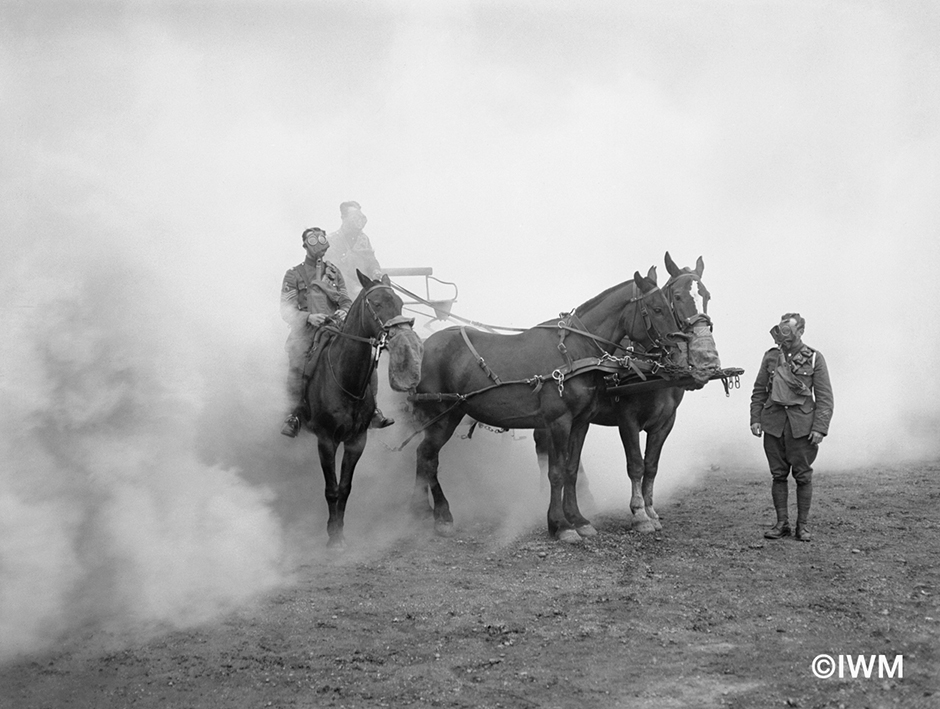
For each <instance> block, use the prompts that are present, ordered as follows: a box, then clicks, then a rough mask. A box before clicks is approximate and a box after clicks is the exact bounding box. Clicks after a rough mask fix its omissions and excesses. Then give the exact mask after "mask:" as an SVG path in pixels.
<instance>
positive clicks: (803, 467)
mask: <svg viewBox="0 0 940 709" xmlns="http://www.w3.org/2000/svg"><path fill="white" fill-rule="evenodd" d="M805 326H806V321H805V320H804V319H803V318H802V317H800V314H799V313H786V314H784V315H783V317H782V318H781V319H780V323H779V324H777V325H775V326H774V327H773V328H772V329H771V331H770V334H771V336H772V337H773V338H774V341H775V342H776V343H777V346H776V347H771V348H770V349H769V350H767V352H766V353H764V359H763V361H762V362H761V366H760V370H759V371H758V373H757V379H756V381H755V382H754V390H753V392H752V393H751V433H753V434H754V435H755V436H758V437H760V435H761V433H763V434H766V435H764V453H765V454H766V455H767V462H768V463H769V464H770V474H771V476H772V477H773V482H772V484H771V489H770V491H771V496H772V497H773V503H774V508H775V509H776V511H777V523H776V524H775V525H774V526H773V527H772V528H771V529H769V530H767V531H766V532H765V533H764V536H765V537H767V538H768V539H779V538H780V537H785V536H787V535H789V534H790V524H789V521H788V517H787V492H788V483H787V477H788V476H789V475H790V473H791V472H792V473H793V478H794V479H795V480H796V506H797V507H796V509H797V516H796V532H795V534H794V536H795V537H796V539H798V540H799V541H803V542H808V541H809V540H810V535H809V531H808V530H807V528H806V523H807V520H808V519H809V508H810V504H811V503H812V499H813V467H812V466H813V461H814V460H815V459H816V454H817V453H818V452H819V444H820V442H822V440H823V438H824V437H825V436H826V434H827V433H828V432H829V421H830V419H831V418H832V408H833V399H832V386H831V384H830V382H829V369H828V368H827V367H826V360H825V359H824V358H823V356H822V353H821V352H818V351H817V350H814V349H813V348H812V347H809V346H807V345H804V344H803V340H802V336H803V330H804V328H805Z"/></svg>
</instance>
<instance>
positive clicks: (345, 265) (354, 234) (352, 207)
mask: <svg viewBox="0 0 940 709" xmlns="http://www.w3.org/2000/svg"><path fill="white" fill-rule="evenodd" d="M339 214H340V217H341V218H342V220H343V223H342V224H341V225H340V227H339V229H337V230H336V231H334V232H333V233H332V234H330V235H329V237H327V238H328V239H329V242H330V247H331V248H332V249H333V251H332V254H333V260H334V261H335V263H336V265H337V266H338V267H339V269H340V271H341V272H342V274H343V277H344V278H345V279H346V283H348V284H349V285H350V287H351V288H352V289H353V290H352V291H351V292H350V295H351V296H352V297H356V294H357V293H358V292H359V279H358V278H356V269H357V268H358V269H359V270H360V271H362V272H363V273H364V274H365V275H367V276H368V277H369V278H376V279H377V278H379V276H381V267H380V266H379V262H378V260H377V259H376V258H375V250H374V249H373V248H372V242H371V241H369V237H368V236H366V233H365V232H364V231H363V229H364V228H365V226H366V222H367V221H369V220H368V219H367V218H366V215H365V214H363V213H362V207H360V206H359V203H358V202H343V203H342V204H341V205H339Z"/></svg>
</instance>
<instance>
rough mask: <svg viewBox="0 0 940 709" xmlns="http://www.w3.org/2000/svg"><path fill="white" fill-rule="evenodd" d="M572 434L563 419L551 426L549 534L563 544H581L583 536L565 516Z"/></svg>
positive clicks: (549, 448) (567, 423)
mask: <svg viewBox="0 0 940 709" xmlns="http://www.w3.org/2000/svg"><path fill="white" fill-rule="evenodd" d="M563 418H567V417H563ZM569 421H570V419H569ZM570 432H571V427H570V423H569V422H566V421H564V420H563V419H559V420H555V421H553V422H552V423H551V424H550V425H549V435H550V445H549V447H548V484H549V486H550V487H551V492H550V493H549V502H548V533H549V534H551V535H552V536H553V537H555V539H557V540H559V541H562V542H579V541H581V535H579V534H578V533H577V532H576V531H575V529H574V525H572V523H571V522H569V521H568V518H567V516H566V515H565V501H564V498H565V494H564V493H565V484H566V482H567V477H568V475H567V465H568V460H567V457H568V456H567V453H568V437H569V434H570ZM575 507H577V498H575Z"/></svg>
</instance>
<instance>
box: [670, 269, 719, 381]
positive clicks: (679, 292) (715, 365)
mask: <svg viewBox="0 0 940 709" xmlns="http://www.w3.org/2000/svg"><path fill="white" fill-rule="evenodd" d="M665 261H666V270H667V271H668V272H669V280H668V281H667V282H666V284H665V285H664V286H663V290H664V291H665V293H666V297H667V299H668V300H669V302H670V304H671V305H672V308H673V311H674V312H675V314H676V319H677V320H678V321H679V323H680V324H681V325H682V331H683V332H684V333H686V335H687V336H688V340H689V342H688V365H689V367H690V368H691V371H692V377H693V378H694V379H695V382H696V385H697V386H696V387H694V388H701V387H703V386H705V383H706V382H708V380H709V377H710V376H711V375H712V374H714V373H715V372H716V371H718V370H719V369H721V361H720V359H719V357H718V350H717V348H716V347H715V340H714V338H713V337H712V334H711V333H712V321H711V318H710V317H709V316H708V301H709V300H710V299H711V293H709V291H708V288H706V287H705V284H704V283H703V282H702V273H704V271H705V262H704V261H703V260H702V257H701V256H699V257H698V259H697V260H696V262H695V268H694V269H692V268H688V267H685V268H679V267H678V266H677V265H676V263H675V261H673V260H672V257H671V256H670V255H669V252H668V251H667V252H666V257H665Z"/></svg>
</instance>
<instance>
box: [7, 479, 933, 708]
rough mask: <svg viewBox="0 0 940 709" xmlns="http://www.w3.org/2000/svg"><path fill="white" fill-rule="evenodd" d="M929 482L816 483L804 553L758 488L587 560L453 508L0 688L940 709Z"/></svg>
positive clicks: (433, 701)
mask: <svg viewBox="0 0 940 709" xmlns="http://www.w3.org/2000/svg"><path fill="white" fill-rule="evenodd" d="M938 475H940V462H931V463H925V464H920V465H914V466H905V467H901V468H897V469H887V470H885V469H877V470H875V469H869V470H859V471H852V472H825V471H820V470H817V480H818V483H817V495H816V497H817V501H816V505H815V508H814V513H815V514H814V524H813V530H814V531H815V533H816V534H815V540H814V541H813V542H812V543H809V544H801V543H798V542H795V541H793V540H792V539H785V540H780V541H775V542H771V541H765V540H764V539H763V537H762V532H763V530H764V529H765V528H766V527H767V526H769V524H770V523H771V520H770V517H769V514H768V513H767V508H768V499H767V498H769V478H765V477H763V476H760V475H755V474H754V471H753V470H741V469H739V470H726V469H718V470H710V471H705V472H704V473H703V477H702V478H701V479H700V481H699V482H698V483H697V484H696V485H695V486H694V487H693V488H689V489H686V490H683V491H681V492H680V493H678V494H677V495H675V496H673V497H672V498H671V499H670V500H669V501H668V502H666V503H665V504H663V505H662V507H661V508H660V510H659V511H660V514H661V515H662V517H663V522H664V525H665V527H664V529H663V531H662V532H661V533H655V534H651V535H639V534H637V533H634V532H632V531H630V530H629V524H628V523H629V512H624V513H622V514H616V513H613V514H607V515H599V516H595V517H594V519H593V521H594V523H595V525H596V526H597V528H598V530H599V532H600V534H599V535H598V536H597V537H596V538H593V539H589V540H586V541H585V542H584V543H582V544H580V545H564V544H560V543H557V542H553V541H551V540H550V539H549V538H548V537H547V535H546V532H545V530H544V525H539V524H532V525H531V528H530V529H528V530H523V531H522V532H521V533H520V534H517V535H514V536H512V537H510V538H507V537H506V535H504V534H502V533H500V531H499V530H498V529H497V527H496V526H495V524H492V523H489V522H485V521H484V522H465V523H463V524H460V510H459V508H455V514H456V516H457V518H458V529H457V534H456V536H454V537H452V538H447V539H444V538H438V537H435V536H433V534H431V532H430V530H429V528H426V527H422V528H419V529H415V530H414V531H413V533H411V534H410V535H406V536H404V537H401V538H399V539H398V540H397V541H395V542H394V543H393V544H392V545H390V546H388V547H386V548H385V549H383V550H381V551H380V552H377V553H374V554H364V555H357V554H355V553H348V552H347V553H346V554H345V555H342V556H335V555H333V556H330V555H326V554H325V553H322V551H317V553H313V552H311V554H310V556H309V557H308V558H306V559H303V558H299V559H298V560H297V562H296V563H295V564H294V565H293V576H292V583H290V584H288V585H286V586H284V587H282V588H281V589H280V590H278V591H276V592H274V593H271V594H269V595H267V596H265V597H262V598H258V599H257V600H256V602H254V603H253V604H251V605H249V606H245V607H241V608H239V609H237V610H235V611H232V612H230V613H228V614H226V615H224V617H221V618H219V619H217V620H215V621H213V622H211V623H208V624H205V625H203V626H200V627H195V628H190V629H187V630H175V631H173V630H167V631H163V632H154V633H152V634H151V635H150V636H149V637H148V638H147V639H145V640H140V639H137V640H132V639H129V638H127V637H121V636H118V635H116V634H110V633H109V632H107V631H105V630H103V629H101V628H87V629H86V630H85V631H84V632H82V633H78V634H72V635H71V636H70V637H67V638H63V639H62V641H61V643H60V645H59V646H58V649H57V650H56V651H52V652H48V653H45V654H42V655H38V656H30V657H25V658H21V659H20V660H19V661H17V662H16V663H14V664H10V665H7V666H5V667H3V668H2V669H0V704H2V706H3V707H11V708H12V707H16V708H17V709H32V708H39V707H50V708H59V707H79V708H83V709H84V708H87V709H102V708H105V707H161V708H162V707H193V708H196V707H233V708H236V709H242V708H245V709H247V708H249V707H251V708H254V707H354V708H365V707H369V708H371V707H404V706H414V707H582V706H593V707H651V708H652V707H656V708H657V709H661V708H664V707H807V708H809V707H813V708H816V707H847V708H855V707H896V706H897V707H940V569H938V563H937V559H938V552H940V534H938V529H940V514H938V511H937V507H938V504H940V477H938ZM311 494H312V493H311ZM354 494H355V491H354ZM317 495H319V491H317ZM791 497H792V496H791ZM311 499H314V498H311ZM625 506H626V505H624V507H625ZM316 523H317V524H318V525H319V524H320V521H319V520H317V522H316ZM311 531H312V533H313V534H314V537H315V538H316V543H317V544H318V545H322V543H323V541H324V539H325V534H324V531H323V529H322V528H320V527H317V528H316V529H315V530H313V529H311ZM820 654H827V655H831V656H833V657H834V658H838V656H839V655H848V656H852V657H855V656H858V655H866V656H870V655H879V654H884V655H887V656H889V660H891V661H893V660H894V657H895V656H896V655H903V677H898V676H897V675H896V674H895V676H893V677H888V676H886V675H885V676H882V677H880V678H879V677H878V676H877V675H878V670H877V667H876V669H875V671H874V672H873V675H872V677H871V678H869V679H865V678H863V677H859V678H855V679H852V678H851V676H850V675H849V672H848V669H846V670H845V674H844V678H843V679H839V678H838V677H833V678H829V679H819V678H816V677H815V676H814V675H813V672H812V668H811V663H812V662H813V660H814V658H815V657H816V656H817V655H820Z"/></svg>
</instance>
